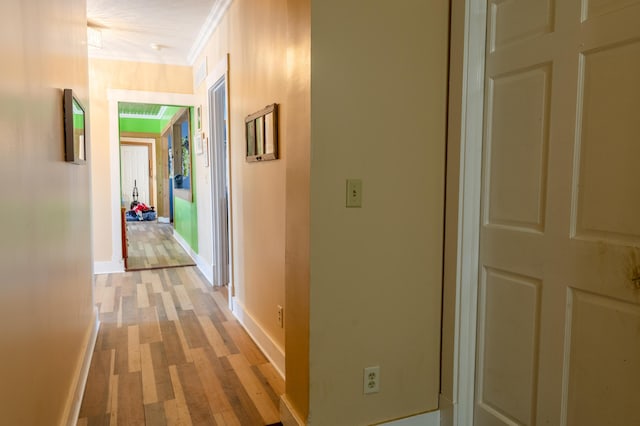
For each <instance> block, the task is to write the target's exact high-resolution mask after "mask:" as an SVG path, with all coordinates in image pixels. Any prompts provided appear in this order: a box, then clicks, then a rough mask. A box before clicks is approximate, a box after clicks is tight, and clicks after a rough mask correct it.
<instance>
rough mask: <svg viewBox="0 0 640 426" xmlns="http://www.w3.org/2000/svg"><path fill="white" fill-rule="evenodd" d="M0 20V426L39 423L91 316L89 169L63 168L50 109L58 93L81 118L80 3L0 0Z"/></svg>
mask: <svg viewBox="0 0 640 426" xmlns="http://www.w3.org/2000/svg"><path fill="white" fill-rule="evenodd" d="M0 22H1V23H2V25H0V56H1V57H2V61H3V64H2V66H0V105H2V114H0V134H1V135H2V142H0V181H2V182H3V183H2V190H1V194H2V199H3V200H4V202H3V206H2V209H0V230H1V231H0V232H1V233H2V238H0V271H1V272H2V274H1V277H0V378H1V379H0V416H1V420H0V423H2V424H6V425H43V426H48V425H54V424H62V423H63V422H66V417H67V416H68V414H69V407H70V403H71V397H72V395H73V393H74V392H75V385H76V383H75V380H76V378H77V377H78V374H79V368H80V366H81V363H82V360H83V357H84V354H85V348H86V346H87V342H88V340H89V336H90V333H91V331H92V330H93V325H94V321H95V318H94V316H93V302H92V274H91V268H92V265H91V252H92V250H91V222H90V210H91V188H90V170H91V166H90V165H83V166H79V165H73V164H70V163H66V162H65V161H64V139H63V135H64V130H63V107H62V98H63V93H62V90H63V89H64V88H70V89H73V90H74V92H75V94H76V96H77V97H78V99H79V100H80V102H81V103H82V104H83V105H84V106H85V108H86V109H87V112H88V114H89V115H91V110H90V108H88V107H89V90H88V78H87V47H86V37H87V32H86V22H87V21H86V3H85V0H27V1H25V0H3V1H2V2H0ZM88 149H89V151H90V150H91V142H89V144H88Z"/></svg>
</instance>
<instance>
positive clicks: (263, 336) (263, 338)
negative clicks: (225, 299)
mask: <svg viewBox="0 0 640 426" xmlns="http://www.w3.org/2000/svg"><path fill="white" fill-rule="evenodd" d="M233 315H235V317H236V318H237V319H238V321H240V324H242V326H243V327H244V329H245V330H247V333H249V336H251V338H252V339H253V341H254V342H256V345H258V347H259V348H260V349H261V350H262V352H264V354H265V356H266V357H267V358H268V359H269V361H271V364H273V366H274V367H275V369H276V370H277V371H278V373H279V374H280V375H281V376H282V378H284V377H285V363H284V350H283V349H282V348H281V347H280V346H278V345H277V344H276V343H275V342H274V341H273V340H272V339H271V337H270V336H269V335H268V334H267V332H265V331H264V329H263V328H262V327H260V325H258V323H257V322H256V321H255V320H254V319H253V317H252V316H251V315H250V314H249V313H248V312H247V311H246V310H245V309H244V306H242V303H240V302H239V301H238V299H236V298H235V297H234V298H233Z"/></svg>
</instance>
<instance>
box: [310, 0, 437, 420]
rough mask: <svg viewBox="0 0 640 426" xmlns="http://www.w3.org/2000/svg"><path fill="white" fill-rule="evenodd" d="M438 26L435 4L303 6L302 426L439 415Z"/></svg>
mask: <svg viewBox="0 0 640 426" xmlns="http://www.w3.org/2000/svg"><path fill="white" fill-rule="evenodd" d="M448 22H449V2H448V1H447V0H436V1H423V0H406V1H402V2H389V1H383V0H371V1H367V2H366V5H365V4H363V2H361V1H356V0H323V1H314V2H312V8H311V88H312V89H311V244H310V250H311V252H310V253H311V264H310V271H311V284H310V289H311V295H310V303H311V307H310V312H311V322H310V407H309V410H310V423H311V424H314V425H336V426H337V425H356V424H358V425H360V424H372V423H378V422H382V421H389V420H392V419H397V418H400V417H406V416H410V415H414V414H418V413H423V412H426V411H431V410H435V409H437V408H438V394H439V388H440V332H441V303H442V298H441V289H442V258H443V219H444V217H443V216H444V215H443V211H444V182H445V147H446V139H445V138H446V113H447V77H448V74H447V63H448V34H449V32H448V31H449V28H448ZM347 178H360V179H362V181H363V189H362V208H345V198H346V179H347ZM376 365H377V366H380V392H379V393H376V394H371V395H364V394H363V369H364V368H365V367H368V366H376Z"/></svg>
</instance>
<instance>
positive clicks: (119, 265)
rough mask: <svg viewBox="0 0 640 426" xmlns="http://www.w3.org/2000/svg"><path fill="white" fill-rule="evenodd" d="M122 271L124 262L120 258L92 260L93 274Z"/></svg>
mask: <svg viewBox="0 0 640 426" xmlns="http://www.w3.org/2000/svg"><path fill="white" fill-rule="evenodd" d="M123 272H124V262H123V261H122V260H120V261H117V260H112V261H108V262H93V274H94V275H100V274H120V273H123Z"/></svg>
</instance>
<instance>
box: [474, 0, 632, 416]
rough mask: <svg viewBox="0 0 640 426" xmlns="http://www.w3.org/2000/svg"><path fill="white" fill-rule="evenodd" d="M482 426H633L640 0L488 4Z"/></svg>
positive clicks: (479, 376)
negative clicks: (536, 425) (547, 425)
mask: <svg viewBox="0 0 640 426" xmlns="http://www.w3.org/2000/svg"><path fill="white" fill-rule="evenodd" d="M485 72H486V74H485V82H486V84H485V108H484V117H485V129H484V132H485V133H484V134H485V140H484V146H483V179H482V184H483V190H482V209H481V210H482V212H481V223H480V251H479V253H480V254H479V289H478V324H477V326H478V328H477V350H476V355H477V358H476V385H475V409H474V424H475V425H478V426H484V425H535V424H538V425H546V424H550V425H558V424H559V425H569V426H590V425H594V426H596V425H597V426H600V425H636V424H640V410H637V408H636V407H637V402H638V401H639V400H640V386H638V380H639V379H640V286H639V285H638V284H639V282H640V281H637V280H635V279H636V278H640V220H638V219H639V216H638V212H640V179H638V177H637V176H636V173H635V172H636V170H637V169H638V167H637V163H638V159H640V140H639V139H638V135H639V134H640V101H639V99H640V0H583V1H580V2H579V1H561V0H539V1H538V0H527V1H525V0H521V1H516V0H506V1H495V0H493V1H489V2H488V8H487V44H486V70H485Z"/></svg>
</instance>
